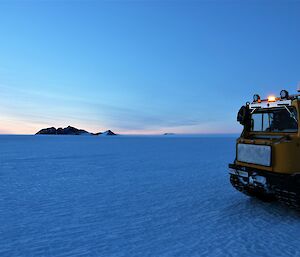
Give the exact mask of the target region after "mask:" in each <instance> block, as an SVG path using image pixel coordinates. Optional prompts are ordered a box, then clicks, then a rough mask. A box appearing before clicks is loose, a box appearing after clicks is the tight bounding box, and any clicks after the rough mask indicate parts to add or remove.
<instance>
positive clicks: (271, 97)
mask: <svg viewBox="0 0 300 257" xmlns="http://www.w3.org/2000/svg"><path fill="white" fill-rule="evenodd" d="M268 102H276V97H275V96H273V95H270V96H269V97H268Z"/></svg>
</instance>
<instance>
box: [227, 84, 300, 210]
mask: <svg viewBox="0 0 300 257" xmlns="http://www.w3.org/2000/svg"><path fill="white" fill-rule="evenodd" d="M299 113H300V94H296V95H289V93H288V92H287V91H286V90H282V91H281V92H280V97H275V96H269V97H268V99H261V98H260V96H259V95H257V94H256V95H254V97H253V102H252V103H249V102H247V103H246V105H244V106H242V107H241V109H240V110H239V112H238V115H237V121H238V122H240V123H241V124H242V125H243V126H244V128H243V132H242V134H241V135H240V137H239V138H238V139H237V141H236V158H235V160H234V162H233V163H232V164H229V174H230V182H231V184H232V185H233V187H234V188H236V189H237V190H238V191H240V192H243V193H244V194H246V195H249V196H254V197H257V198H260V199H263V200H273V199H277V200H280V201H282V202H284V203H285V204H288V205H291V206H293V207H296V208H300V128H299V122H298V120H299V118H300V116H299Z"/></svg>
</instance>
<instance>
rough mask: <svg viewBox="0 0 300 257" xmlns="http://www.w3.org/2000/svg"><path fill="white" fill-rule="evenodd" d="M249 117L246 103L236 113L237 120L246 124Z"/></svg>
mask: <svg viewBox="0 0 300 257" xmlns="http://www.w3.org/2000/svg"><path fill="white" fill-rule="evenodd" d="M249 119H250V111H249V107H248V106H247V105H246V106H245V105H244V106H242V107H241V108H240V110H239V112H238V114H237V121H238V122H239V123H240V124H242V125H246V124H247V122H248V121H249Z"/></svg>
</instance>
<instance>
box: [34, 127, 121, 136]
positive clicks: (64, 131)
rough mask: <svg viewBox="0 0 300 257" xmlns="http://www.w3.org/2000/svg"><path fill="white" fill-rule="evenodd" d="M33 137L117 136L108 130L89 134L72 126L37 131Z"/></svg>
mask: <svg viewBox="0 0 300 257" xmlns="http://www.w3.org/2000/svg"><path fill="white" fill-rule="evenodd" d="M35 135H74V136H80V135H91V136H99V135H105V136H116V135H117V134H116V133H114V132H112V131H111V130H110V129H109V130H107V131H105V132H98V133H91V132H88V131H86V130H84V129H78V128H75V127H72V126H68V127H66V128H57V129H56V128H55V127H50V128H44V129H41V130H40V131H38V132H37V133H36V134H35Z"/></svg>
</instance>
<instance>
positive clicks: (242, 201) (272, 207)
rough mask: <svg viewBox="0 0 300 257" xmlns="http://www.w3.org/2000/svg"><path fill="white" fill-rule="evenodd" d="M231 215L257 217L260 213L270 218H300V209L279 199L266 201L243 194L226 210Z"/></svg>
mask: <svg viewBox="0 0 300 257" xmlns="http://www.w3.org/2000/svg"><path fill="white" fill-rule="evenodd" d="M223 211H225V212H226V213H227V215H229V216H231V217H232V216H243V217H244V218H245V216H246V217H247V216H249V218H250V217H253V216H254V217H255V216H257V215H258V214H260V215H261V217H263V216H267V217H268V218H274V219H276V218H278V219H281V220H282V219H283V217H285V218H291V219H293V218H296V219H299V218H300V210H295V209H293V208H291V207H289V206H287V205H284V204H282V203H280V202H278V201H272V202H264V201H262V200H259V199H256V198H253V197H247V196H242V197H241V198H239V199H235V200H234V201H232V202H231V203H229V204H228V205H227V206H226V207H225V208H224V210H223Z"/></svg>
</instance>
